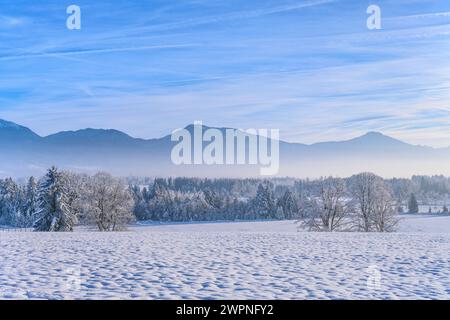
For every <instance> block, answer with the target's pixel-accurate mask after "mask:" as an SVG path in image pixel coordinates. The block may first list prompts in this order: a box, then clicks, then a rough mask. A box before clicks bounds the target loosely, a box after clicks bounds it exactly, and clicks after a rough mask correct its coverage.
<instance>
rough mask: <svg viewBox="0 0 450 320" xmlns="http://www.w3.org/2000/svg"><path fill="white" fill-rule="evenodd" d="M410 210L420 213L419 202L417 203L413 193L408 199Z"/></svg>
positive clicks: (410, 211)
mask: <svg viewBox="0 0 450 320" xmlns="http://www.w3.org/2000/svg"><path fill="white" fill-rule="evenodd" d="M408 212H409V213H419V204H418V203H417V199H416V196H415V195H414V193H411V195H410V196H409V200H408Z"/></svg>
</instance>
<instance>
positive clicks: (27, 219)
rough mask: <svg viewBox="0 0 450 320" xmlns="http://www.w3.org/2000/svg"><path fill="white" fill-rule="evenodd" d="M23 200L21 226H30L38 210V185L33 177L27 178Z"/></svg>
mask: <svg viewBox="0 0 450 320" xmlns="http://www.w3.org/2000/svg"><path fill="white" fill-rule="evenodd" d="M24 202H25V204H24V207H23V215H22V219H21V226H23V227H31V226H33V222H34V220H35V218H36V214H37V212H38V210H39V203H38V185H37V182H36V179H35V178H34V177H30V178H29V179H28V183H27V186H26V192H25V201H24Z"/></svg>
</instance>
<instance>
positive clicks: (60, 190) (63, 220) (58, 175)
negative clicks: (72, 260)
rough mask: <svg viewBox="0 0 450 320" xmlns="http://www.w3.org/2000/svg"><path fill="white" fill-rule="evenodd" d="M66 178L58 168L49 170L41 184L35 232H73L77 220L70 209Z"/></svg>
mask: <svg viewBox="0 0 450 320" xmlns="http://www.w3.org/2000/svg"><path fill="white" fill-rule="evenodd" d="M68 193H69V190H68V186H67V181H66V176H65V175H64V173H62V172H60V171H58V169H57V168H56V167H52V168H51V169H49V170H48V172H47V174H46V175H45V177H44V178H43V179H42V181H41V183H40V184H39V189H38V204H39V209H38V212H37V214H36V216H37V219H36V221H35V223H34V228H35V231H47V232H48V231H50V232H67V231H73V226H74V225H75V223H76V221H77V219H76V215H75V213H74V212H73V210H72V209H71V208H70V205H69V203H70V201H69V196H68Z"/></svg>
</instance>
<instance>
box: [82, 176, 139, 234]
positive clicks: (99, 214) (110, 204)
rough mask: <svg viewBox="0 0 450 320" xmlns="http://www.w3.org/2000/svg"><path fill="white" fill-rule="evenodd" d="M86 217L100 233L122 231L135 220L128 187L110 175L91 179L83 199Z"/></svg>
mask: <svg viewBox="0 0 450 320" xmlns="http://www.w3.org/2000/svg"><path fill="white" fill-rule="evenodd" d="M82 200H83V203H84V205H85V207H84V209H85V210H86V215H87V216H88V217H89V218H90V220H92V221H93V222H94V223H95V224H96V225H97V227H98V229H99V230H100V231H117V230H122V229H123V228H124V226H125V225H126V224H127V223H129V222H131V221H132V220H133V214H132V209H133V197H132V195H131V192H130V190H129V189H128V186H127V185H126V184H125V183H124V182H123V181H122V180H120V179H118V178H114V177H112V176H111V175H110V174H108V173H104V172H101V173H97V174H96V175H94V176H93V177H91V178H90V179H89V181H88V182H87V184H86V190H85V191H84V193H83V197H82Z"/></svg>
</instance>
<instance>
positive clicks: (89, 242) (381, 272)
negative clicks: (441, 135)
mask: <svg viewBox="0 0 450 320" xmlns="http://www.w3.org/2000/svg"><path fill="white" fill-rule="evenodd" d="M433 228H435V231H437V232H433V230H434V229H433ZM400 229H401V231H402V233H392V234H376V233H370V234H363V233H308V232H296V226H295V225H294V224H293V222H292V221H277V222H235V223H209V224H206V223H205V224H187V225H149V226H136V227H133V228H131V229H130V231H128V232H121V233H99V232H86V230H84V231H83V230H79V231H78V232H74V233H58V234H55V233H53V234H50V233H31V232H23V233H14V232H0V257H1V259H2V260H1V262H0V298H1V299H16V298H18V299H178V298H181V299H366V298H368V299H411V298H418V299H450V217H432V216H418V217H406V218H405V219H404V220H403V221H402V223H401V228H400ZM421 231H424V232H421ZM444 231H445V232H444Z"/></svg>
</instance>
